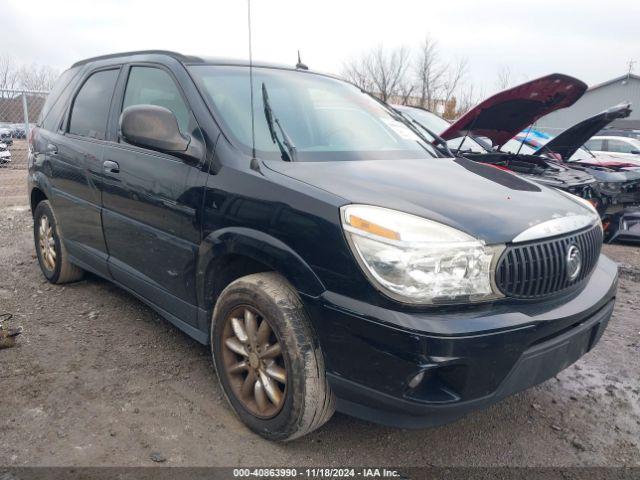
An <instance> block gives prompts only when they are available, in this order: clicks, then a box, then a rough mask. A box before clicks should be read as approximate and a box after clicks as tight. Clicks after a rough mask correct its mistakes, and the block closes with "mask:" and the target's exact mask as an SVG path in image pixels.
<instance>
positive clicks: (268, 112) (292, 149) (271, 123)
mask: <svg viewBox="0 0 640 480" xmlns="http://www.w3.org/2000/svg"><path fill="white" fill-rule="evenodd" d="M262 105H263V106H264V116H265V117H266V119H267V126H268V127H269V133H270V134H271V141H273V143H275V144H277V145H278V148H279V149H280V153H281V154H282V158H283V160H284V159H285V157H286V161H287V162H295V161H296V157H297V151H296V146H295V145H294V144H293V142H292V141H291V139H290V138H289V135H287V132H285V131H284V128H282V125H280V120H278V117H276V116H274V114H273V110H272V109H271V103H270V102H269V94H268V93H267V87H266V85H265V84H264V82H262ZM275 125H277V127H278V129H279V130H280V134H281V135H282V141H280V138H279V137H278V134H277V132H276V129H275ZM283 144H284V145H283ZM285 147H286V150H285Z"/></svg>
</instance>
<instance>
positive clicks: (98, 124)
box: [69, 69, 119, 140]
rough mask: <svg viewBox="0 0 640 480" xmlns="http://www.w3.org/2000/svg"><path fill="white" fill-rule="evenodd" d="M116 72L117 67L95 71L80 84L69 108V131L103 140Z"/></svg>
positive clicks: (116, 76)
mask: <svg viewBox="0 0 640 480" xmlns="http://www.w3.org/2000/svg"><path fill="white" fill-rule="evenodd" d="M118 72H119V70H117V69H115V70H102V71H100V72H96V73H94V74H93V75H91V76H90V77H89V79H88V80H87V81H86V82H85V83H84V85H82V88H80V91H79V92H78V95H76V98H75V100H74V102H73V107H72V109H71V119H70V120H69V133H73V134H75V135H81V136H83V137H90V138H97V139H99V140H104V138H105V131H106V128H107V117H108V116H109V106H110V105H111V97H112V96H113V89H114V87H115V85H116V80H117V79H118Z"/></svg>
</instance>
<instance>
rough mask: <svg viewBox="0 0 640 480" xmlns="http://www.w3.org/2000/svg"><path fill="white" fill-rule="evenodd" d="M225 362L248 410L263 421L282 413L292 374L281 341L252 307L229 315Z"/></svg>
mask: <svg viewBox="0 0 640 480" xmlns="http://www.w3.org/2000/svg"><path fill="white" fill-rule="evenodd" d="M222 360H223V366H224V369H225V374H226V375H227V378H228V380H229V383H230V385H231V389H232V391H233V394H234V395H235V397H236V399H237V400H238V401H239V402H240V403H241V404H242V406H243V407H244V408H245V409H246V410H248V411H249V412H250V413H251V414H252V415H254V416H256V417H259V418H271V417H274V416H275V415H277V414H278V412H279V411H280V410H281V409H282V405H283V404H284V401H285V397H286V393H287V378H288V375H287V368H286V362H285V358H284V355H283V354H282V347H281V343H280V340H279V339H278V337H277V336H276V333H275V331H274V330H273V328H272V327H271V325H270V323H269V321H268V319H267V318H266V317H265V316H264V315H262V314H261V313H260V312H258V311H257V310H256V309H254V308H252V307H249V306H240V307H237V308H235V309H233V310H232V311H231V312H230V313H229V315H227V318H226V319H225V326H224V330H223V338H222Z"/></svg>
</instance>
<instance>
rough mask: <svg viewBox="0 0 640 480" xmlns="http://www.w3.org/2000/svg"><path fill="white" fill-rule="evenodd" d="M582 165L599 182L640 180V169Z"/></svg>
mask: <svg viewBox="0 0 640 480" xmlns="http://www.w3.org/2000/svg"><path fill="white" fill-rule="evenodd" d="M580 167H582V168H583V169H584V171H585V172H587V173H589V175H592V176H593V177H594V178H595V179H596V180H597V181H599V182H635V181H637V180H640V170H639V169H634V170H627V169H622V168H611V167H602V166H600V165H589V164H581V165H580Z"/></svg>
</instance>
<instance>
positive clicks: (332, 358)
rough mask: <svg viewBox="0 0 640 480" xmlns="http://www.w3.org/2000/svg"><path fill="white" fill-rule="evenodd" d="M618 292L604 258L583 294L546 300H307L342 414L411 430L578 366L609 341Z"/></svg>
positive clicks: (328, 297)
mask: <svg viewBox="0 0 640 480" xmlns="http://www.w3.org/2000/svg"><path fill="white" fill-rule="evenodd" d="M616 288H617V266H616V265H615V263H614V262H612V261H611V260H609V259H608V258H606V257H604V256H601V257H600V260H599V262H598V265H597V266H596V268H595V269H594V272H593V273H592V275H591V277H590V278H589V280H588V282H587V283H586V285H585V286H584V287H583V288H582V289H581V290H580V291H579V292H574V293H573V294H572V295H570V296H569V297H567V296H564V297H562V298H555V299H551V300H547V301H544V302H535V303H534V302H502V303H496V304H494V305H485V306H469V307H467V308H465V309H461V308H457V309H452V308H443V309H440V310H438V311H434V310H431V311H429V310H426V311H425V310H422V311H415V312H413V313H406V312H397V311H391V310H388V309H383V308H380V307H376V306H373V305H371V304H368V303H363V302H359V301H355V300H353V299H349V298H346V297H342V296H340V295H337V294H334V293H330V292H326V293H325V294H324V295H322V296H320V297H319V298H309V297H306V298H303V301H304V302H305V304H306V308H307V311H308V312H309V314H310V316H311V319H312V322H313V324H314V327H315V329H316V332H317V333H318V337H319V339H320V344H321V347H322V350H323V354H324V357H325V363H326V369H327V375H328V378H329V383H330V385H331V387H332V389H333V391H334V393H335V394H336V396H337V397H338V404H337V405H338V410H339V411H342V412H344V413H348V414H350V415H353V416H356V417H359V418H363V419H366V420H369V421H373V422H376V423H382V424H387V425H393V426H400V427H405V428H407V427H423V426H432V425H438V424H442V423H447V422H451V421H453V420H455V419H457V418H459V417H461V416H463V415H464V414H466V413H468V412H470V411H473V410H476V409H478V408H482V407H485V406H488V405H490V404H492V403H495V402H497V401H499V400H500V399H502V398H504V397H506V396H508V395H511V394H513V393H515V392H518V391H521V390H523V389H526V388H528V387H531V386H533V385H536V384H538V383H540V382H543V381H545V380H546V379H548V378H550V377H552V376H554V375H555V374H556V373H558V372H559V371H561V370H563V369H564V368H566V367H567V366H569V365H571V364H572V363H573V362H575V361H576V360H577V359H578V358H580V357H581V356H582V355H584V354H585V353H586V352H588V351H589V350H591V349H592V348H593V347H594V346H595V344H596V343H597V342H598V340H599V339H600V337H601V335H602V333H603V331H604V329H605V328H606V325H607V323H608V321H609V318H610V316H611V313H612V311H613V305H614V300H615V294H616ZM420 372H424V379H423V380H422V381H421V382H420V383H419V384H418V386H417V387H414V388H410V387H409V381H410V380H411V379H412V378H413V377H414V376H415V375H416V374H418V373H420Z"/></svg>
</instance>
